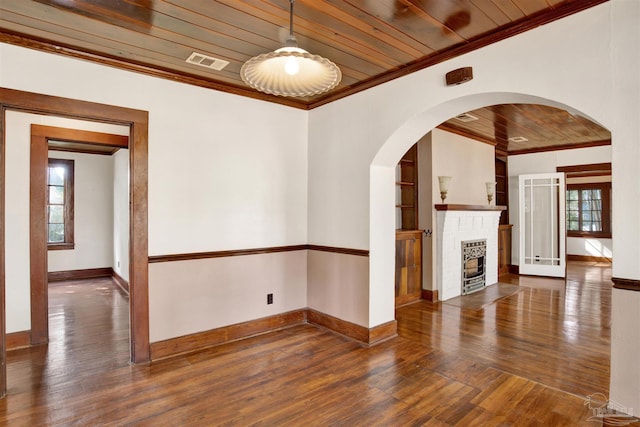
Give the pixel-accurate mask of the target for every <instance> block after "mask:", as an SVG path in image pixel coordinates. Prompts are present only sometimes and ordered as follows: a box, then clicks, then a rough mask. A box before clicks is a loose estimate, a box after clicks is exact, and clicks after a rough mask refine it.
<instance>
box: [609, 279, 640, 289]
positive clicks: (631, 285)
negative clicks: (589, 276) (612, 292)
mask: <svg viewBox="0 0 640 427" xmlns="http://www.w3.org/2000/svg"><path fill="white" fill-rule="evenodd" d="M611 281H612V282H613V287H614V288H615V289H622V290H625V291H636V292H640V280H636V279H622V278H620V277H612V278H611Z"/></svg>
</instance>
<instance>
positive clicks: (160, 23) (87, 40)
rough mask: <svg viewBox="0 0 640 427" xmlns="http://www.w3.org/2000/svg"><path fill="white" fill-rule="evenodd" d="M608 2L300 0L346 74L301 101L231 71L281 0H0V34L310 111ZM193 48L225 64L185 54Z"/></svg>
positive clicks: (266, 38) (307, 30)
mask: <svg viewBox="0 0 640 427" xmlns="http://www.w3.org/2000/svg"><path fill="white" fill-rule="evenodd" d="M605 1H607V0H296V1H295V7H294V14H295V18H294V33H295V35H296V37H297V38H298V42H299V45H300V47H302V48H305V49H307V50H308V51H309V52H311V53H313V54H317V55H321V56H324V57H326V58H328V59H330V60H331V61H333V62H335V63H336V64H337V65H338V66H339V67H340V69H341V70H342V73H343V79H342V82H341V83H340V85H338V87H337V88H335V89H334V90H332V91H330V92H328V93H325V94H320V95H316V96H313V97H309V98H303V99H300V98H295V99H294V98H286V97H277V96H273V95H266V94H262V93H260V92H257V91H255V90H253V89H251V88H249V87H248V86H246V85H245V84H244V82H243V81H242V80H241V78H240V75H239V72H240V67H241V66H242V64H243V63H244V62H245V61H247V60H248V59H250V58H251V57H253V56H256V55H259V54H262V53H266V52H270V51H273V50H275V49H278V48H280V47H282V45H283V42H284V39H285V37H286V35H287V33H288V23H289V17H288V13H289V12H288V11H289V0H242V1H240V0H217V1H214V0H1V1H0V42H6V43H11V44H17V45H21V46H26V47H29V48H35V49H40V50H45V51H49V52H54V53H57V54H63V55H69V56H74V57H79V58H83V59H88V60H91V61H96V62H100V63H103V64H107V65H111V66H115V67H119V68H124V69H129V70H133V71H137V72H143V73H146V74H151V75H155V76H159V77H164V78H169V79H172V80H178V81H182V82H185V83H189V84H195V85H199V86H203V87H208V88H212V89H217V90H223V91H227V92H231V93H236V94H239V95H243V96H249V97H253V98H258V99H264V100H267V101H271V102H277V103H281V104H285V105H290V106H293V107H297V108H304V109H311V108H314V107H317V106H320V105H323V104H325V103H328V102H331V101H334V100H336V99H340V98H342V97H344V96H348V95H350V94H353V93H356V92H358V91H361V90H364V89H367V88H369V87H372V86H375V85H377V84H380V83H384V82H386V81H389V80H392V79H394V78H397V77H401V76H403V75H406V74H408V73H411V72H414V71H417V70H419V69H422V68H425V67H428V66H430V65H433V64H436V63H438V62H441V61H444V60H446V59H449V58H452V57H454V56H457V55H460V54H463V53H466V52H469V51H471V50H474V49H477V48H479V47H482V46H486V45H487V44H490V43H494V42H496V41H499V40H502V39H504V38H507V37H510V36H512V35H515V34H518V33H521V32H523V31H526V30H528V29H531V28H535V27H537V26H540V25H543V24H545V23H548V22H551V21H554V20H556V19H561V18H563V17H566V16H568V15H571V14H573V13H576V12H579V11H582V10H584V9H587V8H589V7H592V6H594V5H597V4H600V3H604V2H605ZM193 52H198V53H201V54H205V55H208V56H212V57H215V58H219V59H222V60H225V61H228V62H229V65H228V66H227V67H226V68H224V69H223V70H221V71H215V70H212V69H209V68H204V67H201V66H198V65H193V64H189V63H187V62H185V61H186V59H187V58H188V57H189V56H190V55H191V54H192V53H193ZM485 133H486V132H485ZM510 148H511V147H510Z"/></svg>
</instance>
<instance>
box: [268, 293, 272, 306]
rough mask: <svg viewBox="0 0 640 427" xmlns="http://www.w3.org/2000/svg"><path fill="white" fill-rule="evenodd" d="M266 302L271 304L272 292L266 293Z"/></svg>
mask: <svg viewBox="0 0 640 427" xmlns="http://www.w3.org/2000/svg"><path fill="white" fill-rule="evenodd" d="M267 304H273V294H267Z"/></svg>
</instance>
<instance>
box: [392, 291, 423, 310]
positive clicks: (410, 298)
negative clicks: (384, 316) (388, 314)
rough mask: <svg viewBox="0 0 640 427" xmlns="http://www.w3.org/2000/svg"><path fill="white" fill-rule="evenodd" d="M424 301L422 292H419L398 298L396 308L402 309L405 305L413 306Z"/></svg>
mask: <svg viewBox="0 0 640 427" xmlns="http://www.w3.org/2000/svg"><path fill="white" fill-rule="evenodd" d="M421 299H422V292H420V291H418V292H415V293H412V294H407V295H402V296H399V297H396V300H395V306H396V308H398V307H401V306H403V305H407V304H412V303H414V302H417V301H420V300H421Z"/></svg>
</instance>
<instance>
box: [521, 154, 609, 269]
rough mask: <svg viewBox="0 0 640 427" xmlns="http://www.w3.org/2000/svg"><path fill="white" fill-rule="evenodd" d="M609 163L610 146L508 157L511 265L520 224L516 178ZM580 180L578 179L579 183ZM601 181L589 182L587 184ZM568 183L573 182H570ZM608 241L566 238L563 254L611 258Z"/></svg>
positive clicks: (593, 180)
mask: <svg viewBox="0 0 640 427" xmlns="http://www.w3.org/2000/svg"><path fill="white" fill-rule="evenodd" d="M609 162H611V146H601V147H590V148H578V149H574V150H561V151H549V152H542V153H532V154H520V155H517V156H509V220H510V221H511V223H512V224H513V232H512V233H513V234H512V236H513V242H514V244H513V245H512V247H511V262H512V264H513V265H519V263H520V262H519V256H520V247H519V245H518V241H519V240H518V239H519V237H518V236H519V235H520V234H519V233H520V224H519V211H520V210H519V206H518V197H519V196H518V193H519V189H518V175H524V174H535V173H552V172H556V170H557V169H556V168H557V167H559V166H577V165H588V164H593V163H609ZM581 181H582V180H581ZM595 181H602V180H601V179H595V178H594V179H591V180H590V182H595ZM569 182H576V181H574V180H571V181H569ZM612 247H613V244H612V239H601V238H597V239H595V238H594V239H583V238H577V237H569V238H567V254H570V255H586V256H603V257H608V258H611V256H612Z"/></svg>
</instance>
